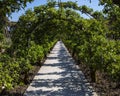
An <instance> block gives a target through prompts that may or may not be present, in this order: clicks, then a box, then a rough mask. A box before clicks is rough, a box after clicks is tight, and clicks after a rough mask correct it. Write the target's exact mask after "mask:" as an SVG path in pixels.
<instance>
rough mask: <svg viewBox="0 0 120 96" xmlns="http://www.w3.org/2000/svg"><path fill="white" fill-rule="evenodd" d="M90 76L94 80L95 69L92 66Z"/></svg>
mask: <svg viewBox="0 0 120 96" xmlns="http://www.w3.org/2000/svg"><path fill="white" fill-rule="evenodd" d="M90 76H91V81H92V82H96V70H95V69H93V68H92V67H91V68H90Z"/></svg>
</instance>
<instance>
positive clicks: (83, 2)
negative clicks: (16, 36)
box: [10, 0, 103, 21]
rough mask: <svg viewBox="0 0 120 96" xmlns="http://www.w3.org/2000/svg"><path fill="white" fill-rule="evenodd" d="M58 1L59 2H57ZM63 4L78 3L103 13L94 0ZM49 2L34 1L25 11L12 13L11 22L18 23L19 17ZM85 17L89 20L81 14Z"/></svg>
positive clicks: (80, 0) (96, 0) (28, 4)
mask: <svg viewBox="0 0 120 96" xmlns="http://www.w3.org/2000/svg"><path fill="white" fill-rule="evenodd" d="M56 1H58V0H56ZM61 1H62V2H66V1H73V2H75V1H77V3H78V5H79V6H80V5H87V6H88V7H90V8H93V9H94V10H98V11H101V10H102V8H103V7H102V6H98V3H99V2H98V0H92V2H91V3H90V2H89V0H61ZM46 2H47V0H34V2H32V3H27V7H26V8H25V9H21V10H20V11H19V12H15V13H12V15H11V18H10V20H11V21H17V20H18V19H19V16H21V15H22V14H24V13H25V11H26V10H27V9H33V8H34V7H35V6H39V5H43V4H46ZM81 15H82V16H83V17H85V18H87V17H86V15H84V14H81Z"/></svg>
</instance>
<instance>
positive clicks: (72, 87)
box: [24, 41, 97, 96]
mask: <svg viewBox="0 0 120 96" xmlns="http://www.w3.org/2000/svg"><path fill="white" fill-rule="evenodd" d="M24 96H97V94H96V93H95V92H94V91H93V90H92V87H91V86H90V84H89V83H88V82H87V81H86V79H85V77H84V75H83V73H82V72H81V71H80V70H79V68H78V67H77V66H76V65H75V62H74V60H73V58H72V57H71V56H70V54H69V53H68V51H67V49H66V47H65V46H64V44H63V43H62V42H61V41H58V42H57V43H56V45H55V46H54V48H53V50H52V51H51V53H50V54H49V55H48V57H47V59H46V61H45V62H44V65H43V66H42V67H41V69H40V70H39V72H38V73H37V74H36V76H35V77H34V80H33V81H32V83H31V84H30V86H29V87H28V88H27V90H26V92H25V93H24Z"/></svg>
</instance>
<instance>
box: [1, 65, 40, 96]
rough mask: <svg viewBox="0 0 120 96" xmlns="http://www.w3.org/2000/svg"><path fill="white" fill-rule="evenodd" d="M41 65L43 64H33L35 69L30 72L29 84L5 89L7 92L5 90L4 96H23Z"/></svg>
mask: <svg viewBox="0 0 120 96" xmlns="http://www.w3.org/2000/svg"><path fill="white" fill-rule="evenodd" d="M40 67H41V66H40V65H37V64H36V65H33V69H32V70H31V71H30V72H29V74H30V75H29V83H28V84H26V85H25V84H23V85H19V86H16V87H15V88H14V89H12V90H9V91H5V92H3V94H2V96H23V94H24V92H25V90H26V89H27V87H28V86H29V84H30V82H31V81H32V80H33V78H34V76H35V74H37V72H38V71H39V69H40ZM0 96H1V95H0Z"/></svg>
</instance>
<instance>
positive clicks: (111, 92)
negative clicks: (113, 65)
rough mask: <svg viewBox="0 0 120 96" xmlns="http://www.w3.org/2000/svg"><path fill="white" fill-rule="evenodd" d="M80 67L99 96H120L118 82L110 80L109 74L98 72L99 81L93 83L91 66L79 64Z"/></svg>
mask: <svg viewBox="0 0 120 96" xmlns="http://www.w3.org/2000/svg"><path fill="white" fill-rule="evenodd" d="M79 67H80V69H81V70H82V72H83V73H84V74H85V77H86V78H87V80H88V81H89V82H90V83H91V85H92V86H93V88H94V89H95V91H96V92H97V93H98V95H99V96H120V88H116V86H117V84H116V83H115V82H112V81H111V80H109V79H108V78H109V76H108V75H107V74H105V73H101V72H97V74H96V75H97V77H98V78H97V83H93V82H91V78H90V70H89V68H88V67H87V66H85V65H84V64H79Z"/></svg>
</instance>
